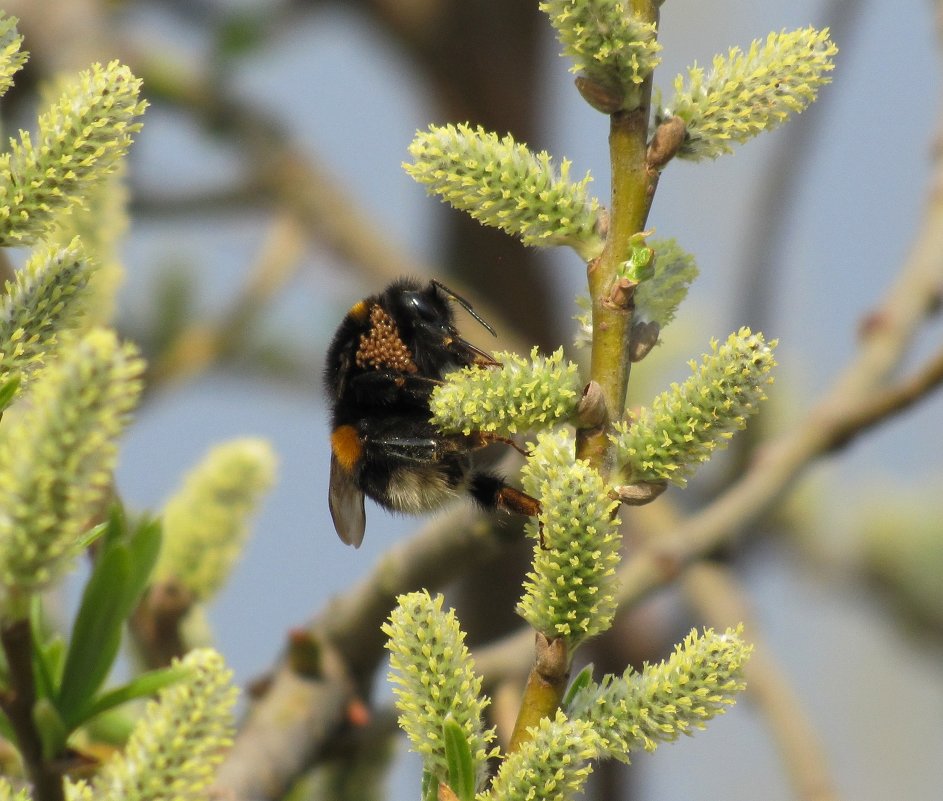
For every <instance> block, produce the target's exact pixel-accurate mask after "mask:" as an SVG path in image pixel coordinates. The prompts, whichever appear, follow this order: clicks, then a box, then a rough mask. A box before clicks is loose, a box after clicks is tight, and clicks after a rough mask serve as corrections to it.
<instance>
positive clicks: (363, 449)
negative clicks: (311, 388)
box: [324, 278, 540, 548]
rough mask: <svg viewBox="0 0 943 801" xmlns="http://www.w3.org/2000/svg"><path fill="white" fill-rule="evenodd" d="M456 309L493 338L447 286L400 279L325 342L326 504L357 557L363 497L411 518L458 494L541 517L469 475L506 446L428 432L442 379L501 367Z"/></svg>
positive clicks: (518, 495)
mask: <svg viewBox="0 0 943 801" xmlns="http://www.w3.org/2000/svg"><path fill="white" fill-rule="evenodd" d="M452 301H454V302H457V303H458V304H460V305H461V306H462V307H463V308H465V310H466V311H468V313H469V314H471V316H472V317H474V318H475V319H476V320H477V321H478V322H479V323H480V324H481V325H482V326H484V327H485V328H486V329H487V330H488V331H490V332H491V334H492V335H494V334H495V331H494V329H493V328H492V327H491V326H490V325H488V323H486V322H485V321H484V320H482V319H481V317H479V316H478V314H476V312H475V310H474V309H473V308H472V307H471V305H470V304H469V303H468V301H466V300H465V299H464V298H461V297H459V296H458V295H456V294H455V293H454V292H452V290H450V289H448V288H447V287H445V286H444V285H443V284H441V283H439V282H438V281H435V280H433V281H430V282H429V284H428V285H426V286H422V285H421V284H420V283H418V282H417V281H414V280H412V279H408V278H403V279H400V280H398V281H395V282H394V283H392V284H390V285H389V286H388V287H387V288H386V289H385V290H384V291H383V292H381V293H380V294H378V295H371V296H370V297H368V298H365V299H364V300H361V301H359V302H357V303H355V304H354V305H353V307H352V308H351V309H350V311H349V312H347V315H346V316H345V317H344V319H343V321H342V322H341V324H340V327H339V328H338V329H337V333H336V334H335V335H334V339H333V341H332V342H331V346H330V349H329V350H328V354H327V364H326V366H325V375H324V380H325V385H326V388H327V392H328V395H329V397H330V402H331V478H330V488H329V491H328V501H329V503H330V507H331V517H332V518H333V520H334V528H335V529H337V534H338V536H339V537H340V538H341V540H343V541H344V542H345V543H347V544H348V545H353V546H354V547H355V548H356V547H359V546H360V543H361V542H362V541H363V534H364V528H365V526H366V515H365V512H364V500H363V499H364V495H367V496H369V497H370V498H372V499H373V500H374V501H376V502H377V503H378V504H379V505H380V506H383V507H384V508H386V509H390V510H392V511H394V512H405V513H408V514H417V513H420V512H426V511H430V510H432V509H436V508H438V507H439V506H442V505H443V504H444V503H446V502H447V501H449V500H451V499H453V498H455V497H457V496H459V495H461V494H463V493H468V494H469V495H471V497H472V498H473V499H474V500H475V501H476V502H477V503H478V504H479V505H480V506H482V507H484V508H486V509H502V510H505V511H509V512H517V513H520V514H525V515H536V514H537V513H538V512H539V511H540V503H539V502H538V501H537V500H536V499H534V498H531V497H530V496H529V495H526V494H525V493H523V492H521V491H520V490H517V489H514V488H513V487H510V486H508V484H506V483H505V481H504V479H503V478H501V477H500V476H498V475H496V474H495V473H492V472H489V471H487V470H480V469H477V468H476V467H475V466H474V465H473V460H472V453H473V452H474V451H475V450H477V449H479V448H482V447H484V446H485V445H487V444H489V443H491V442H494V441H502V442H507V443H509V444H513V443H511V442H510V440H505V439H503V438H500V437H495V436H492V435H489V434H484V433H481V432H472V433H471V434H468V435H465V434H445V433H443V432H441V431H440V430H439V429H438V428H436V427H435V426H434V425H433V424H432V423H431V422H430V417H431V416H432V415H431V413H430V411H429V398H430V396H431V394H432V390H433V389H434V388H435V387H436V386H437V385H439V384H441V383H442V378H443V376H444V375H445V374H446V373H448V372H450V371H452V370H456V369H459V368H462V367H468V366H471V365H475V366H478V367H481V368H491V367H498V366H500V365H499V364H498V362H496V361H495V360H494V359H493V358H492V357H491V356H490V355H489V354H488V353H486V352H485V351H483V350H480V349H479V348H477V347H475V346H474V345H472V344H471V343H470V342H467V341H466V340H464V339H462V337H461V336H460V335H459V333H458V330H457V329H456V327H455V316H454V313H453V310H452V306H451V303H452Z"/></svg>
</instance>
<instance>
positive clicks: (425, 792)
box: [419, 770, 439, 801]
mask: <svg viewBox="0 0 943 801" xmlns="http://www.w3.org/2000/svg"><path fill="white" fill-rule="evenodd" d="M419 797H420V798H421V799H422V801H438V798H439V780H438V779H437V778H436V777H435V775H434V774H433V773H432V771H429V770H423V772H422V787H421V792H420V796H419Z"/></svg>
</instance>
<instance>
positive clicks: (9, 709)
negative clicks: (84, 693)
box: [0, 619, 65, 801]
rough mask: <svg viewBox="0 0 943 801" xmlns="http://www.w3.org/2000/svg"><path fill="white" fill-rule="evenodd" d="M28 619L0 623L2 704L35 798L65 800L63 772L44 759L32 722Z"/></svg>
mask: <svg viewBox="0 0 943 801" xmlns="http://www.w3.org/2000/svg"><path fill="white" fill-rule="evenodd" d="M32 637H33V635H32V631H31V630H30V623H29V620H28V619H22V620H15V621H13V622H11V623H3V624H0V642H2V645H3V653H4V654H5V656H6V659H7V672H8V676H9V688H8V689H6V690H5V691H4V692H3V693H2V694H0V707H2V709H3V712H4V714H6V716H7V719H8V720H9V721H10V725H11V726H12V727H13V731H14V733H15V734H16V745H17V747H18V748H19V751H20V754H21V756H22V757H23V764H24V765H25V766H26V772H27V774H28V775H29V778H30V781H31V782H32V783H33V798H35V799H36V801H64V799H65V789H64V787H63V782H62V774H61V773H60V772H59V771H57V770H55V768H54V767H53V765H52V764H51V763H50V762H49V761H47V760H46V759H44V758H43V744H42V740H41V739H40V736H39V732H38V731H37V729H36V724H35V723H34V722H33V706H34V705H35V703H36V684H35V682H34V679H33V661H32V656H33V640H32Z"/></svg>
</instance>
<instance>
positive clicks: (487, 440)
mask: <svg viewBox="0 0 943 801" xmlns="http://www.w3.org/2000/svg"><path fill="white" fill-rule="evenodd" d="M478 436H479V437H480V438H481V445H480V446H479V447H482V448H483V447H484V446H485V445H490V444H491V443H492V442H500V443H503V444H504V445H510V446H511V447H512V448H514V450H516V451H517V452H518V453H519V454H520V455H521V456H530V455H531V453H530V451H529V450H527V449H526V448H522V447H521V446H520V445H518V444H517V443H516V442H515V441H514V440H513V439H511V438H510V437H502V436H499V435H498V434H491V433H489V432H485V431H480V432H478Z"/></svg>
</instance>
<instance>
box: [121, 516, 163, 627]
mask: <svg viewBox="0 0 943 801" xmlns="http://www.w3.org/2000/svg"><path fill="white" fill-rule="evenodd" d="M160 542H161V525H160V521H159V520H156V519H149V518H145V519H143V520H141V521H140V522H139V523H138V524H137V527H136V528H135V530H134V533H133V534H132V535H131V539H130V541H129V542H128V548H129V553H130V556H131V575H130V577H129V581H128V586H127V597H126V598H125V607H126V608H127V610H128V611H127V615H130V614H131V612H132V611H133V610H134V607H135V606H137V603H138V601H139V600H140V599H141V595H142V594H143V593H144V590H145V589H146V588H147V585H148V581H149V579H150V577H151V572H152V571H153V570H154V565H155V564H157V557H158V556H159V555H160Z"/></svg>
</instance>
